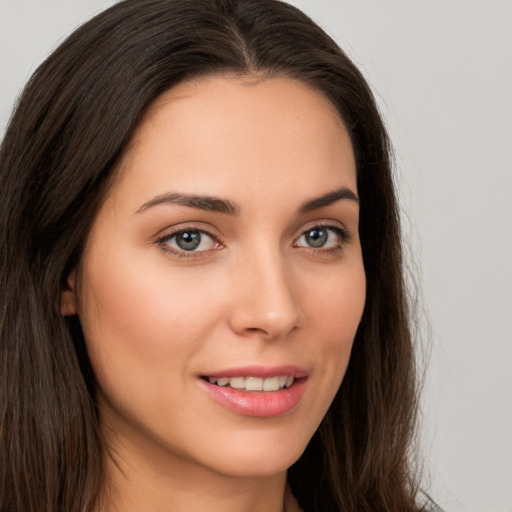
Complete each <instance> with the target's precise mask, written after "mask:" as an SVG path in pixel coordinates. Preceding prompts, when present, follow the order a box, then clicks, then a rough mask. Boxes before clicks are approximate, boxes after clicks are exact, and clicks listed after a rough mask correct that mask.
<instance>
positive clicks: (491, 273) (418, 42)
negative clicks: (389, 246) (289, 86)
mask: <svg viewBox="0 0 512 512" xmlns="http://www.w3.org/2000/svg"><path fill="white" fill-rule="evenodd" d="M113 3H114V2H113V1H111V0H110V1H109V0H44V1H42V0H0V134H3V133H4V130H5V126H6V124H7V121H8V118H9V115H10V111H11V109H12V106H13V103H14V101H15V99H16V96H17V94H19V92H20V90H21V88H22V86H23V84H24V83H25V82H26V80H27V79H28V78H29V76H30V74H31V72H32V71H33V70H34V69H35V67H36V66H37V65H38V64H39V63H40V62H41V61H42V60H43V59H44V58H45V56H47V55H48V53H49V52H50V51H51V49H53V48H55V46H56V44H57V43H58V42H59V41H62V39H63V37H64V36H66V35H67V34H69V33H70V32H71V31H72V30H73V29H74V28H75V27H76V26H77V25H79V24H80V23H81V22H83V21H85V20H86V19H87V18H89V17H90V16H91V15H92V14H95V13H96V12H98V11H100V10H102V9H103V8H105V7H108V6H110V5H112V4H113ZM292 3H294V4H295V5H298V6H299V7H301V8H302V9H303V10H305V11H306V12H307V13H308V14H310V15H311V16H312V17H313V18H314V19H315V20H316V21H317V22H319V23H320V25H322V26H323V27H324V28H325V29H326V30H327V32H328V33H329V34H331V35H332V36H333V37H334V38H335V39H336V40H337V42H338V43H339V44H340V46H341V47H342V48H343V49H344V50H345V51H346V52H347V53H348V54H349V56H350V57H351V58H352V59H353V60H354V61H355V62H356V64H357V65H358V66H359V67H360V69H361V70H362V71H363V73H364V74H365V76H366V77H367V78H368V80H369V81H370V83H371V84H372V87H373V90H374V91H375V94H376V97H377V99H378V102H379V105H380V108H381V111H382V113H383V115H384V117H385V119H386V122H387V125H388V127H389V131H390V133H391V137H392V139H393V142H394V145H395V151H396V160H397V169H396V170H397V183H398V185H399V190H400V196H401V200H402V206H403V209H404V231H405V234H406V235H407V239H408V245H409V246H410V247H411V248H412V251H411V252H412V255H413V258H412V260H411V261H412V262H411V266H412V267H413V268H415V269H416V273H417V274H418V275H419V276H420V277H421V279H419V278H417V279H416V280H417V281H418V282H420V284H421V295H422V297H423V305H424V310H425V314H424V315H423V318H422V321H421V324H420V326H421V329H422V337H423V339H427V340H430V342H431V344H432V353H431V357H430V364H429V367H428V374H427V381H426V387H425V392H424V399H423V411H424V412H423V427H422V432H423V450H424V455H425V457H426V460H427V470H428V471H427V473H428V474H427V477H428V478H426V480H425V483H426V484H427V485H428V486H429V490H430V493H431V494H432V495H433V496H434V497H435V498H436V500H437V501H438V502H439V503H440V505H442V506H443V507H444V508H445V509H446V510H447V511H448V512H451V511H454V512H457V511H463V512H512V244H511V241H512V207H511V199H512V183H511V175H512V170H511V169H512V149H511V148H512V36H511V34H512V2H511V1H510V0H292ZM0 186H1V184H0Z"/></svg>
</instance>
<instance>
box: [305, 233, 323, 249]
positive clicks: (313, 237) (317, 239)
mask: <svg viewBox="0 0 512 512" xmlns="http://www.w3.org/2000/svg"><path fill="white" fill-rule="evenodd" d="M306 241H307V243H308V245H310V246H311V247H323V246H324V245H325V243H326V242H327V230H325V229H311V230H310V231H308V233H307V234H306Z"/></svg>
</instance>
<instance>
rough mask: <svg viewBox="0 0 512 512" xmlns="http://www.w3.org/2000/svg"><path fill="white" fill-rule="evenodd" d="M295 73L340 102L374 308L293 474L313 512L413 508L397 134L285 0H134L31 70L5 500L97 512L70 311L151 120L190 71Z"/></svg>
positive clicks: (96, 445) (14, 186) (19, 135)
mask: <svg viewBox="0 0 512 512" xmlns="http://www.w3.org/2000/svg"><path fill="white" fill-rule="evenodd" d="M222 73H235V74H240V75H252V76H258V77H263V78H265V77H272V76H286V77H292V78H295V79H298V80H300V81H302V82H304V83H307V84H309V85H310V86H311V87H313V88H314V89H315V90H317V91H320V92H321V93H322V94H324V95H325V96H326V97H327V98H328V99H329V100H330V101H331V102H332V103H333V105H334V106H335V107H336V108H337V110H338V112H339V114H340V116H341V118H342V119H343V121H344V122H345V125H346V126H347V128H348V130H349V133H350V137H351V140H352V143H353V147H354V151H355V155H356V162H357V185H358V192H359V196H360V201H361V211H360V237H361V244H362V250H363V259H364V266H365V271H366V278H367V300H366V306H365V310H364V314H363V318H362V321H361V324H360V327H359V329H358V332H357V335H356V339H355V343H354V347H353V352H352V356H351V360H350V364H349V367H348V370H347V373H346V375H345V378H344V381H343V384H342V386H341V388H340V390H339V392H338V394H337V396H336V398H335V400H334V402H333V404H332V405H331V407H330V409H329V412H328V413H327V416H326V417H325V419H324V421H323V422H322V424H321V426H320V428H319V429H318V431H317V433H316V434H315V435H314V437H313V439H312V440H311V442H310V443H309V445H308V447H307V448H306V451H305V453H304V454H303V456H302V457H301V458H300V459H299V460H298V461H297V462H296V464H294V466H292V468H290V470H289V483H290V486H291V488H292V490H293V492H294V493H295V495H296V496H297V498H298V500H299V502H300V504H301V506H302V507H303V508H304V510H305V511H306V512H313V511H318V512H331V511H332V512H334V511H343V512H353V511H377V510H379V511H384V510H389V511H393V512H406V511H407V512H411V511H414V510H418V506H417V504H416V499H417V486H416V481H415V478H414V473H413V471H412V466H411V455H412V452H411V450H410V448H411V439H412V436H413V433H414V425H415V419H416V409H417V387H416V376H415V363H414V353H413V346H412V342H411V336H410V328H409V320H408V318H409V315H408V308H407V301H406V292H405V287H404V281H403V268H402V267H403V262H402V249H401V240H400V226H399V218H398V212H397V203H396V199H395V192H394V187H393V179H392V174H391V164H390V156H389V155H390V147H389V142H388V137H387V134H386V131H385V128H384V126H383V123H382V120H381V118H380V116H379V113H378V110H377V108H376V105H375V101H374V98H373V96H372V93H371V91H370V88H369V86H368V85H367V83H366V81H365V80H364V78H363V77H362V75H361V73H360V72H359V71H358V70H357V68H356V67H355V66H354V65H353V64H352V62H351V61H350V60H349V59H348V58H347V56H346V55H345V54H344V53H343V51H341V50H340V49H339V48H338V46H337V45H336V44H335V43H334V41H333V40H332V39H331V38H329V36H327V35H326V34H325V32H323V31H322V30H321V29H320V28H319V27H318V26H317V25H315V24H314V23H313V22H312V21H311V20H310V19H309V18H308V17H307V16H306V15H304V14H303V13H302V12H300V11H299V10H298V9H296V8H294V7H292V6H290V5H288V4H286V3H284V2H280V1H277V0H125V1H123V2H120V3H118V4H116V5H115V6H113V7H111V8H110V9H108V10H106V11H105V12H103V13H101V14H100V15H98V16H97V17H95V18H93V19H92V20H91V21H89V22H88V23H86V24H85V25H83V26H82V27H81V28H79V29H78V30H77V31H76V32H75V33H73V34H72V35H71V36H70V37H69V38H68V39H67V40H66V41H65V42H64V43H63V44H62V45H61V46H60V47H59V48H58V49H57V50H56V51H55V52H54V53H53V54H52V55H51V56H50V57H49V58H48V59H47V60H46V61H45V62H44V63H43V64H42V65H41V66H40V68H39V69H38V70H37V71H36V73H35V74H34V76H33V77H32V78H31V79H30V81H29V83H28V84H27V86H26V88H25V90H24V92H23V94H22V96H21V98H20V100H19V103H18V105H17V108H16V111H15V113H14V115H13V117H12V120H11V122H10V125H9V127H8V130H7V133H6V135H5V138H4V140H3V142H2V146H1V153H0V183H1V189H0V197H1V198H0V230H1V231H0V283H1V298H0V414H1V417H0V425H1V431H0V480H1V482H0V506H1V507H2V510H3V511H4V512H14V511H16V512H18V511H19V512H22V511H23V512H43V511H44V512H59V511H62V512H71V511H80V512H90V511H92V510H93V509H94V507H95V506H96V505H97V500H98V496H99V489H100V486H101V483H102V479H103V478H104V475H103V469H102V468H103V459H102V458H103V453H104V450H103V448H102V441H101V437H100V435H99V429H98V418H97V410H96V406H95V391H94V376H93V374H92V371H91V368H90V365H89V361H88V358H87V353H86V351H85V348H84V340H83V337H82V333H81V329H80V325H79V322H78V319H77V318H74V317H72V318H71V319H66V318H64V317H63V316H62V315H61V314H60V304H59V302H60V293H61V286H62V283H63V279H64V277H65V276H67V275H68V273H69V271H70V270H71V269H72V268H73V267H74V266H75V265H76V263H77V261H78V260H79V258H80V255H81V250H82V248H83V246H84V243H85V240H86V238H87V235H88V231H89V229H90V227H91V224H92V222H93V219H94V215H95V212H96V211H97V209H98V205H99V204H100V203H101V200H102V197H103V195H104V193H105V190H106V188H107V186H108V183H109V178H111V176H112V174H113V172H114V171H115V169H116V163H117V162H118V160H119V158H120V156H121V155H122V154H123V151H124V150H125V148H126V146H127V144H128V143H129V140H130V137H131V135H132V134H133V132H134V129H135V128H136V126H137V124H138V122H139V121H140V119H141V118H142V116H143V115H144V112H145V111H146V110H147V109H148V107H149V106H150V105H151V104H152V103H153V101H154V100H155V99H156V98H157V97H158V96H159V95H160V94H162V93H163V92H164V91H166V90H168V89H169V88H171V87H173V86H174V85H175V84H177V83H179V82H181V81H183V80H187V79H190V78H192V77H195V76H204V75H209V74H222Z"/></svg>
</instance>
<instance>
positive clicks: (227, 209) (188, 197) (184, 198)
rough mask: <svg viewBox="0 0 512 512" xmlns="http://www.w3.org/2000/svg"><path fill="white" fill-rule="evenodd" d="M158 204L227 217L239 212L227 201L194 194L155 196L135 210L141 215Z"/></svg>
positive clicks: (238, 208) (233, 204)
mask: <svg viewBox="0 0 512 512" xmlns="http://www.w3.org/2000/svg"><path fill="white" fill-rule="evenodd" d="M159 204H179V205H181V206H188V207H189V208H196V209H198V210H207V211H210V212H219V213H227V214H228V215H238V213H239V212H240V207H239V206H238V205H237V204H235V203H233V202H232V201H229V200H227V199H220V198H219V197H213V196H202V195H194V194H179V193H169V194H162V195H160V196H156V197H154V198H153V199H151V201H148V202H147V203H144V204H143V205H142V206H141V207H140V208H139V209H138V210H137V213H142V212H143V211H145V210H147V209H148V208H151V207H153V206H156V205H159Z"/></svg>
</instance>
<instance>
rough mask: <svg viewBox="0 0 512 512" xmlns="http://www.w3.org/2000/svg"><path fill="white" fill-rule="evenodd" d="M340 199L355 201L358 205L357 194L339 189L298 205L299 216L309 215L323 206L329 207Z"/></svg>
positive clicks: (345, 188)
mask: <svg viewBox="0 0 512 512" xmlns="http://www.w3.org/2000/svg"><path fill="white" fill-rule="evenodd" d="M342 199H348V200H350V201H355V202H356V203H357V204H359V197H357V194H356V193H355V192H353V191H352V190H350V189H349V188H347V187H341V188H339V189H337V190H333V191H332V192H328V193H327V194H324V195H322V196H320V197H315V198H313V199H308V200H307V201H305V202H304V203H302V204H301V205H300V207H299V214H304V213H309V212H311V211H313V210H317V209H319V208H323V207H324V206H329V205H331V204H333V203H335V202H337V201H340V200H342Z"/></svg>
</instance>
